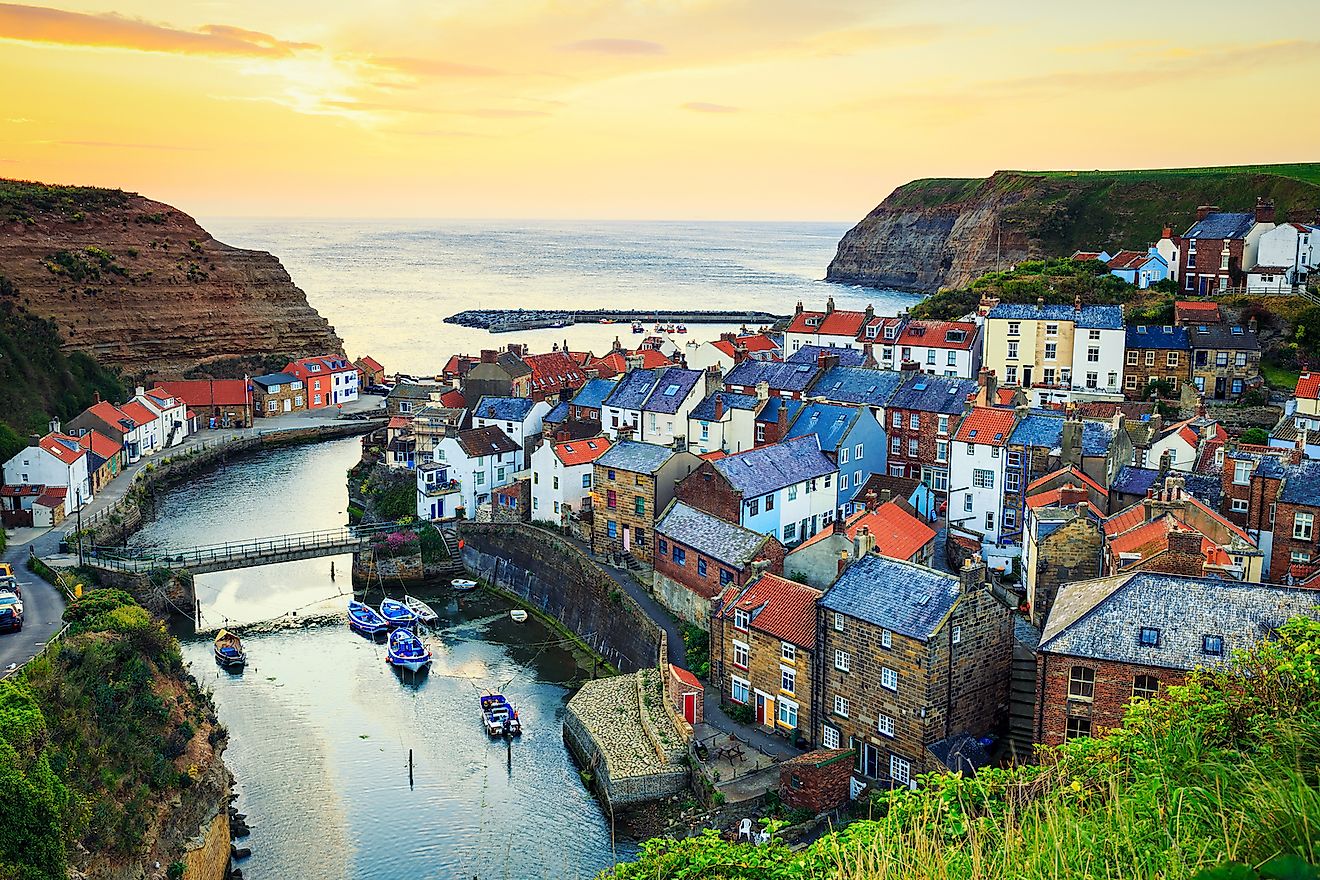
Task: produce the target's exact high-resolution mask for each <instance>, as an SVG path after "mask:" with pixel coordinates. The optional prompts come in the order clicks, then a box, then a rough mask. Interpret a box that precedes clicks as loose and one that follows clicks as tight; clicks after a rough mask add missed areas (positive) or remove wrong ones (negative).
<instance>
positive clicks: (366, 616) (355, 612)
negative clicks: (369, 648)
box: [348, 601, 389, 636]
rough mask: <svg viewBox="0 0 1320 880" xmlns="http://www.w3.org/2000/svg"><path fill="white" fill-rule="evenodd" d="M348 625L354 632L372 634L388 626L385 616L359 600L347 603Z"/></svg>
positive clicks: (382, 630) (383, 630) (381, 631)
mask: <svg viewBox="0 0 1320 880" xmlns="http://www.w3.org/2000/svg"><path fill="white" fill-rule="evenodd" d="M348 625H349V627H351V628H352V629H353V631H354V632H360V633H362V634H363V635H368V636H374V635H376V634H377V633H383V632H385V630H386V629H388V628H389V624H387V623H385V618H383V617H381V616H380V615H379V614H377V613H376V609H375V608H372V607H371V606H370V605H364V604H362V603H361V602H356V601H355V602H349V603H348Z"/></svg>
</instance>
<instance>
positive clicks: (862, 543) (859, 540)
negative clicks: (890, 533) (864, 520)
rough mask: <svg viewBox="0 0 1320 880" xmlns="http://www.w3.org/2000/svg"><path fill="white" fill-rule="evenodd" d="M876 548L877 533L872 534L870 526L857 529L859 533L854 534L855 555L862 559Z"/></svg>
mask: <svg viewBox="0 0 1320 880" xmlns="http://www.w3.org/2000/svg"><path fill="white" fill-rule="evenodd" d="M874 549H875V535H873V534H871V530H870V529H869V528H868V527H866V526H862V527H861V528H860V529H858V530H857V534H855V535H853V556H854V557H855V558H857V559H861V558H862V557H863V556H865V555H867V554H868V553H870V552H871V551H872V550H874Z"/></svg>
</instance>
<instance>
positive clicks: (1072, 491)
mask: <svg viewBox="0 0 1320 880" xmlns="http://www.w3.org/2000/svg"><path fill="white" fill-rule="evenodd" d="M1086 498H1087V495H1086V490H1085V489H1084V488H1082V487H1081V486H1074V485H1073V484H1072V483H1068V484H1067V485H1064V486H1060V487H1059V506H1060V507H1072V506H1074V505H1077V504H1081V503H1084V502H1085V501H1086Z"/></svg>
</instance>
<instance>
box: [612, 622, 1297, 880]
mask: <svg viewBox="0 0 1320 880" xmlns="http://www.w3.org/2000/svg"><path fill="white" fill-rule="evenodd" d="M1040 757H1041V760H1040V763H1039V764H1037V765H1034V766H1031V767H1018V768H1012V769H1007V770H986V771H983V772H982V773H980V774H979V775H978V776H977V777H975V778H972V779H967V778H963V777H961V776H957V775H949V774H930V775H927V776H925V777H923V778H922V780H921V788H920V790H918V791H916V792H909V791H898V792H891V793H886V794H883V795H880V796H878V797H876V798H875V800H874V802H873V804H872V815H873V816H874V818H872V819H869V820H864V821H858V822H854V823H852V824H851V825H849V826H847V827H846V828H844V829H843V830H842V831H840V832H837V833H834V834H830V835H826V836H825V837H824V838H822V839H821V840H819V841H817V842H816V843H815V844H813V845H811V846H810V847H808V848H807V849H805V850H804V851H802V852H799V853H795V852H792V851H790V850H789V849H787V848H786V847H783V846H770V847H761V848H756V847H751V846H747V845H740V844H729V843H726V842H724V841H721V840H719V839H718V838H717V837H715V836H714V835H713V834H708V835H707V836H705V837H700V838H695V839H691V840H686V841H667V840H656V841H650V842H648V843H647V844H646V845H645V846H644V848H643V853H642V855H641V856H640V857H639V859H638V861H637V862H636V863H635V864H631V865H624V866H620V867H619V868H617V869H616V870H615V871H614V873H613V874H612V875H609V876H613V877H616V878H626V880H634V878H636V880H640V878H643V877H646V878H656V880H659V878H674V880H679V878H733V877H739V878H743V877H745V878H765V880H778V878H804V880H805V878H811V880H816V878H819V880H826V878H828V880H883V878H895V880H898V878H901V880H909V878H941V880H942V878H969V880H982V878H985V880H991V878H994V880H998V878H1005V880H1009V878H1012V880H1062V878H1114V880H1119V878H1123V880H1127V878H1152V880H1153V878H1159V880H1179V878H1191V877H1196V876H1197V875H1198V874H1200V873H1202V872H1203V871H1206V870H1207V869H1210V868H1213V867H1215V866H1225V867H1222V868H1221V871H1222V872H1223V873H1221V875H1217V876H1223V877H1224V878H1230V877H1231V878H1234V880H1236V878H1238V877H1248V876H1252V877H1254V876H1255V871H1254V868H1256V867H1258V866H1260V865H1262V864H1264V863H1266V862H1268V861H1270V860H1271V859H1277V858H1279V857H1287V858H1289V859H1291V860H1293V862H1294V863H1298V862H1305V863H1307V864H1310V865H1315V864H1317V863H1320V624H1317V623H1315V622H1313V621H1310V620H1296V621H1293V622H1291V623H1289V624H1287V625H1286V626H1285V627H1284V629H1283V630H1282V631H1281V632H1280V634H1279V636H1278V638H1277V640H1276V641H1273V642H1269V643H1264V644H1261V645H1259V646H1257V647H1256V648H1255V649H1253V650H1252V651H1250V652H1248V653H1245V654H1242V655H1240V656H1239V657H1237V658H1236V663H1235V667H1234V669H1233V670H1231V671H1228V672H1221V673H1209V672H1198V673H1196V674H1194V675H1193V676H1192V678H1191V679H1190V680H1189V682H1188V684H1187V685H1185V686H1183V687H1179V688H1170V689H1169V692H1168V693H1167V694H1166V695H1165V696H1164V697H1163V698H1161V699H1157V700H1153V701H1150V702H1134V703H1133V704H1132V706H1131V707H1130V708H1129V710H1128V712H1127V716H1126V718H1125V721H1124V725H1123V727H1122V728H1120V729H1118V730H1115V731H1111V732H1110V733H1109V734H1108V735H1107V736H1104V737H1102V738H1098V739H1088V740H1078V741H1075V742H1071V743H1067V744H1065V745H1063V746H1061V747H1059V748H1055V749H1045V750H1043V751H1042V752H1041V755H1040ZM1229 865H1238V866H1243V867H1238V868H1229V867H1226V866H1229ZM1296 876H1298V877H1304V876H1315V874H1314V872H1313V871H1307V872H1305V873H1299V874H1297V875H1296Z"/></svg>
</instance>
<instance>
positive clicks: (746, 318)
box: [445, 309, 788, 333]
mask: <svg viewBox="0 0 1320 880" xmlns="http://www.w3.org/2000/svg"><path fill="white" fill-rule="evenodd" d="M787 317H788V316H787V315H776V314H773V313H771V312H760V311H740V310H725V311H720V310H702V309H698V310H695V311H644V310H640V309H592V310H590V311H582V312H573V311H561V310H558V309H469V310H467V311H464V312H459V313H458V314H456V315H450V316H449V317H448V318H445V323H446V324H458V325H460V326H463V327H477V328H480V329H482V330H489V331H490V332H491V333H511V332H514V331H517V330H535V329H538V328H541V327H567V326H569V325H570V324H599V323H601V322H602V321H604V322H614V323H619V324H630V323H632V322H633V321H641V322H642V323H653V322H655V323H661V324H749V325H760V324H774V323H775V322H776V321H780V320H785V319H787Z"/></svg>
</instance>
